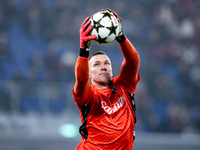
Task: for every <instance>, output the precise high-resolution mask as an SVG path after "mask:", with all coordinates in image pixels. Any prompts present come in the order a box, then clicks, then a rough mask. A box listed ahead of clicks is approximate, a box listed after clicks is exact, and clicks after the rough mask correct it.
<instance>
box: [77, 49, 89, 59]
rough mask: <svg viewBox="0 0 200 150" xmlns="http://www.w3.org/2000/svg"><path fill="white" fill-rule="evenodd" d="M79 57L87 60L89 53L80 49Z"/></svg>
mask: <svg viewBox="0 0 200 150" xmlns="http://www.w3.org/2000/svg"><path fill="white" fill-rule="evenodd" d="M79 56H81V57H84V58H89V51H87V50H86V48H80V52H79Z"/></svg>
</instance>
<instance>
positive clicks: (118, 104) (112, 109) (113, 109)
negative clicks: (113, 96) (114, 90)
mask: <svg viewBox="0 0 200 150" xmlns="http://www.w3.org/2000/svg"><path fill="white" fill-rule="evenodd" d="M124 103H125V98H124V96H122V97H119V98H118V101H117V102H116V103H115V104H113V105H112V107H110V106H109V105H108V104H107V103H106V102H105V101H101V107H102V108H103V109H104V111H105V112H106V113H108V114H113V113H114V112H116V111H117V110H119V109H120V108H121V107H122V106H123V105H124Z"/></svg>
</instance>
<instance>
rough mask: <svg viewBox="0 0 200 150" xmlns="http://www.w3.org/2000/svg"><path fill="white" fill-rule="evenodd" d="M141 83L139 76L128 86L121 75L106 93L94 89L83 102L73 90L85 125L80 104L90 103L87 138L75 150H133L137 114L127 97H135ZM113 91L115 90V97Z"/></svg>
mask: <svg viewBox="0 0 200 150" xmlns="http://www.w3.org/2000/svg"><path fill="white" fill-rule="evenodd" d="M139 80H140V76H139V74H138V80H137V82H135V83H130V82H126V81H125V80H123V79H121V78H120V75H119V76H117V77H115V78H113V80H112V82H113V84H112V86H111V87H109V88H107V89H97V88H96V87H95V86H93V85H92V86H91V89H90V92H89V93H88V94H87V95H86V96H85V97H84V98H79V97H78V96H77V95H76V94H75V93H74V90H73V96H74V100H75V102H76V104H77V105H78V107H79V110H80V116H81V120H82V122H84V120H83V116H82V113H81V109H80V106H81V105H82V104H81V102H86V101H87V102H90V112H89V114H88V116H87V124H86V127H87V131H88V138H87V140H84V139H83V140H82V141H81V143H80V144H79V145H78V147H77V148H76V150H132V147H133V142H134V139H133V132H134V126H135V113H134V111H133V109H132V104H131V100H130V97H129V95H128V93H131V94H134V93H135V89H136V85H137V83H138V81H139ZM112 89H115V90H116V91H115V92H114V93H113V94H112Z"/></svg>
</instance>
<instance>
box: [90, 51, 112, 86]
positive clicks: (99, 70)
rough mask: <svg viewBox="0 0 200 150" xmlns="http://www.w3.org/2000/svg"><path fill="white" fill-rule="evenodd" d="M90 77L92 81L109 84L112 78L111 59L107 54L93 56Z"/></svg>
mask: <svg viewBox="0 0 200 150" xmlns="http://www.w3.org/2000/svg"><path fill="white" fill-rule="evenodd" d="M89 70H90V71H89V77H90V79H91V81H92V83H94V82H95V83H96V84H100V85H108V84H109V82H110V80H111V79H112V67H111V61H110V59H109V58H108V56H107V55H104V54H99V55H95V56H93V57H92V58H91V59H90V61H89Z"/></svg>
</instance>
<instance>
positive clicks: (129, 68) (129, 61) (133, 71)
mask: <svg viewBox="0 0 200 150" xmlns="http://www.w3.org/2000/svg"><path fill="white" fill-rule="evenodd" d="M119 46H120V48H121V51H122V53H123V56H124V60H123V62H122V66H121V78H122V79H124V80H125V81H127V82H136V81H137V80H138V70H139V63H140V57H139V54H138V52H137V50H136V49H135V47H134V46H133V45H132V44H131V42H130V41H129V40H128V39H126V40H125V42H123V43H120V42H119Z"/></svg>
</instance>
